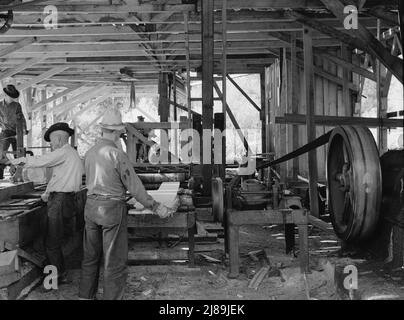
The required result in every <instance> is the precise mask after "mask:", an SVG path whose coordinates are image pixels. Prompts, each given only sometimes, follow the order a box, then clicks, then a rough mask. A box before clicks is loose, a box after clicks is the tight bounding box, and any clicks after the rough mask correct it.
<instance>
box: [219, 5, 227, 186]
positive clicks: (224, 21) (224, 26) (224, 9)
mask: <svg viewBox="0 0 404 320" xmlns="http://www.w3.org/2000/svg"><path fill="white" fill-rule="evenodd" d="M222 47H223V51H222V67H223V70H222V94H223V95H222V112H223V114H222V116H221V117H222V118H223V119H222V123H221V125H222V127H221V129H220V130H221V131H222V135H223V138H222V141H221V142H222V165H221V166H220V167H219V177H220V178H221V179H222V181H223V182H225V180H226V179H225V178H226V115H227V110H226V108H227V0H222Z"/></svg>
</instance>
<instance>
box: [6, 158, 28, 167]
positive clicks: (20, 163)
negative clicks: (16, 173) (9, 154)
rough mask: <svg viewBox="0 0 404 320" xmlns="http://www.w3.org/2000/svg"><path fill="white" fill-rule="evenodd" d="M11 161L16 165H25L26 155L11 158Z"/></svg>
mask: <svg viewBox="0 0 404 320" xmlns="http://www.w3.org/2000/svg"><path fill="white" fill-rule="evenodd" d="M10 162H11V164H12V165H14V166H18V165H23V164H25V163H26V162H27V159H26V158H25V157H21V158H17V159H10Z"/></svg>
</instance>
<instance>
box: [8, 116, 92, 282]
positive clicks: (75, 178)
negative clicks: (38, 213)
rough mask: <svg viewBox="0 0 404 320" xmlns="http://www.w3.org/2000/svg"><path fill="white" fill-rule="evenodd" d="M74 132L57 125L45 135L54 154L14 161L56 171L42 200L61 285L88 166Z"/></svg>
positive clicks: (50, 255)
mask: <svg viewBox="0 0 404 320" xmlns="http://www.w3.org/2000/svg"><path fill="white" fill-rule="evenodd" d="M73 133H74V130H73V129H71V128H70V127H69V125H68V124H67V123H65V122H58V123H55V124H53V125H52V126H51V127H50V128H49V129H48V130H47V131H46V132H45V135H44V140H45V141H47V142H49V143H50V145H51V148H52V152H49V153H46V154H44V155H42V156H37V157H22V158H17V159H12V160H10V162H11V163H12V164H13V165H24V166H25V167H30V168H52V178H51V179H50V180H49V182H48V185H47V187H46V191H45V194H44V195H42V199H43V200H44V201H45V202H46V201H47V202H48V205H47V223H46V235H45V247H46V254H47V258H48V262H49V264H50V265H53V266H55V267H56V268H57V272H58V283H59V284H61V283H66V282H67V281H68V280H67V272H66V267H65V261H64V257H63V253H62V245H63V240H64V237H65V236H71V235H72V233H73V230H74V229H73V228H74V217H75V215H76V206H75V194H76V192H78V191H80V188H81V185H82V176H83V173H84V167H83V163H82V160H81V159H80V157H79V154H78V153H77V151H76V149H74V148H73V147H72V146H71V145H70V144H69V136H71V135H72V134H73Z"/></svg>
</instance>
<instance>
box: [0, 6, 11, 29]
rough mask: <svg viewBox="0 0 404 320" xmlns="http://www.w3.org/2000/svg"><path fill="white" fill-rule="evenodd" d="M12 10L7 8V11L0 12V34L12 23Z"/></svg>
mask: <svg viewBox="0 0 404 320" xmlns="http://www.w3.org/2000/svg"><path fill="white" fill-rule="evenodd" d="M13 19H14V15H13V11H12V10H8V11H7V13H0V34H1V33H6V32H7V31H8V30H9V29H10V28H11V25H12V24H13Z"/></svg>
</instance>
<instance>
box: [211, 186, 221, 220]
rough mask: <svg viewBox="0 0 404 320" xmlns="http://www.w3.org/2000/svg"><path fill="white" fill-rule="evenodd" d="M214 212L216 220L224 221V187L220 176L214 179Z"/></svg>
mask: <svg viewBox="0 0 404 320" xmlns="http://www.w3.org/2000/svg"><path fill="white" fill-rule="evenodd" d="M212 213H213V218H214V220H215V221H218V222H223V217H224V188H223V181H222V179H220V178H213V179H212Z"/></svg>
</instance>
